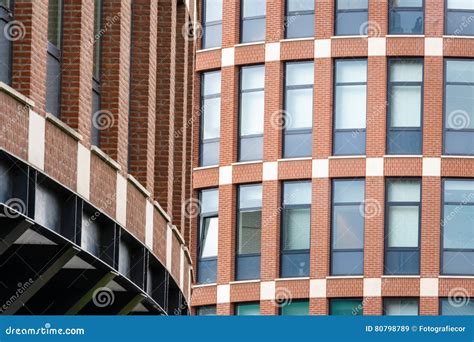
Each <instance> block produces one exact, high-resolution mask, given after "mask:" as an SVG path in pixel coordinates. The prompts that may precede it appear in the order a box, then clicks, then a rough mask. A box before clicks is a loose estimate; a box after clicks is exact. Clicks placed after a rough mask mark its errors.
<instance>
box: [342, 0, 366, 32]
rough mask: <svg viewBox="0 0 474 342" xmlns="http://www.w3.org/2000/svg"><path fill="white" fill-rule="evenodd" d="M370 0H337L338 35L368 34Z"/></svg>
mask: <svg viewBox="0 0 474 342" xmlns="http://www.w3.org/2000/svg"><path fill="white" fill-rule="evenodd" d="M368 8H369V7H368V0H336V18H335V26H336V27H335V31H336V36H354V35H355V36H357V35H367V28H368V26H369V25H368V20H369V15H368Z"/></svg>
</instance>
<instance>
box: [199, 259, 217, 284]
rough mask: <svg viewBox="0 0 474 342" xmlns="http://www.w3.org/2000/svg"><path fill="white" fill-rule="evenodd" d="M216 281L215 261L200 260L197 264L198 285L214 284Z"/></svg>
mask: <svg viewBox="0 0 474 342" xmlns="http://www.w3.org/2000/svg"><path fill="white" fill-rule="evenodd" d="M216 279H217V260H201V261H199V262H198V283H199V284H209V283H215V282H216Z"/></svg>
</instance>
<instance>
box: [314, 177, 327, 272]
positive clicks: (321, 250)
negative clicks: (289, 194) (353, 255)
mask: <svg viewBox="0 0 474 342" xmlns="http://www.w3.org/2000/svg"><path fill="white" fill-rule="evenodd" d="M312 203H313V204H312V205H311V247H310V248H311V262H310V276H311V278H321V279H325V278H326V277H327V276H328V275H329V261H330V255H329V254H330V240H331V239H330V236H331V235H330V232H331V225H330V221H331V217H330V216H331V180H330V179H329V178H321V179H316V178H313V199H312Z"/></svg>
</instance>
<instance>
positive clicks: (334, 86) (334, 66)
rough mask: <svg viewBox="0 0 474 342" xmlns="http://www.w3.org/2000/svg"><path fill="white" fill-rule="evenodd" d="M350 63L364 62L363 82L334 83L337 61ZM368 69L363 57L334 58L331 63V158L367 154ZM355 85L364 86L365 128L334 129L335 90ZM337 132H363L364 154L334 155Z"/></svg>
mask: <svg viewBox="0 0 474 342" xmlns="http://www.w3.org/2000/svg"><path fill="white" fill-rule="evenodd" d="M347 60H348V61H352V62H356V61H365V64H366V73H365V82H346V83H342V84H339V83H340V82H336V76H337V74H336V73H337V70H336V65H337V62H338V61H347ZM368 68H369V60H368V58H365V57H357V58H334V61H333V82H332V83H333V89H332V103H333V109H332V121H333V122H332V141H331V143H332V147H331V149H332V155H333V156H363V155H365V154H366V153H367V135H366V133H367V109H368V107H369V106H368V101H369V96H368V83H369V82H368V77H369V73H368V71H369V70H368ZM357 85H365V120H366V121H365V128H364V129H361V128H343V129H338V128H336V123H337V119H336V117H337V116H336V113H337V110H336V107H337V96H336V90H337V87H338V86H342V87H344V86H357ZM338 132H358V133H360V132H363V133H364V136H365V139H364V152H363V153H361V154H342V153H336V133H338Z"/></svg>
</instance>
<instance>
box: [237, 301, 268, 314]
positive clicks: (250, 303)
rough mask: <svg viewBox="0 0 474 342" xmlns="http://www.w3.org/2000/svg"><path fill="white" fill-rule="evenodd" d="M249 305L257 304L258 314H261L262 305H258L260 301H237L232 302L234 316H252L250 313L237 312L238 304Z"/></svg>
mask: <svg viewBox="0 0 474 342" xmlns="http://www.w3.org/2000/svg"><path fill="white" fill-rule="evenodd" d="M246 305H248V306H250V305H258V309H259V313H258V315H259V316H260V315H261V310H262V307H261V305H260V301H249V302H237V303H235V304H234V315H235V316H252V315H239V314H238V308H239V307H240V306H246Z"/></svg>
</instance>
